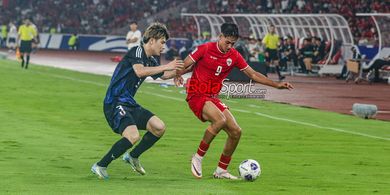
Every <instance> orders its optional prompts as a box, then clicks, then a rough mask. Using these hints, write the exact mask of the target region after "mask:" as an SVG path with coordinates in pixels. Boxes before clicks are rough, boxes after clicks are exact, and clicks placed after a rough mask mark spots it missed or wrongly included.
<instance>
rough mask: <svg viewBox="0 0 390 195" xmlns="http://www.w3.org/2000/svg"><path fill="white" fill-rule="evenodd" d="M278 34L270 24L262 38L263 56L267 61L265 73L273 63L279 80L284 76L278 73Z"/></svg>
mask: <svg viewBox="0 0 390 195" xmlns="http://www.w3.org/2000/svg"><path fill="white" fill-rule="evenodd" d="M279 42H280V40H279V36H278V35H277V34H276V32H275V26H274V25H271V26H270V27H269V31H268V33H267V34H266V35H265V37H264V39H263V44H264V46H265V57H266V61H267V65H268V67H267V73H268V70H269V66H271V64H274V65H275V68H276V73H277V74H278V76H279V80H280V81H281V80H283V79H284V78H285V77H284V76H282V75H281V74H280V70H279V55H278V47H279Z"/></svg>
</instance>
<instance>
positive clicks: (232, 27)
mask: <svg viewBox="0 0 390 195" xmlns="http://www.w3.org/2000/svg"><path fill="white" fill-rule="evenodd" d="M221 33H222V34H223V35H224V36H225V37H234V38H238V37H239V36H240V35H239V34H238V27H237V25H236V24H233V23H223V24H222V26H221Z"/></svg>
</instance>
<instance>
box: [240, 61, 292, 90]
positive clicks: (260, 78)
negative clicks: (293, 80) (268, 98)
mask: <svg viewBox="0 0 390 195" xmlns="http://www.w3.org/2000/svg"><path fill="white" fill-rule="evenodd" d="M243 72H244V73H245V74H246V75H247V76H248V77H249V78H251V79H252V80H254V81H256V82H257V83H261V84H263V85H268V86H271V87H275V88H277V89H288V90H291V89H294V87H293V86H292V85H291V84H290V83H287V82H274V81H272V80H271V79H269V78H267V77H266V76H264V75H263V74H261V73H259V72H256V71H255V70H253V68H251V67H250V66H248V67H247V68H246V69H245V70H243Z"/></svg>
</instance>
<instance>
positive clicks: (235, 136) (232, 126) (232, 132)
mask: <svg viewBox="0 0 390 195" xmlns="http://www.w3.org/2000/svg"><path fill="white" fill-rule="evenodd" d="M223 114H224V116H225V118H226V125H225V127H224V131H225V132H226V133H227V135H228V138H227V139H226V143H225V147H224V149H223V152H222V154H221V157H220V159H219V163H218V167H217V169H216V171H215V172H214V177H215V178H226V179H237V177H236V176H233V175H231V174H230V173H229V172H228V171H227V167H228V166H229V163H230V161H231V158H232V155H233V153H234V151H235V150H236V148H237V145H238V143H239V141H240V137H241V128H240V126H239V125H238V124H237V122H236V119H235V118H234V116H233V115H232V113H231V112H230V111H229V110H228V109H225V110H224V111H223Z"/></svg>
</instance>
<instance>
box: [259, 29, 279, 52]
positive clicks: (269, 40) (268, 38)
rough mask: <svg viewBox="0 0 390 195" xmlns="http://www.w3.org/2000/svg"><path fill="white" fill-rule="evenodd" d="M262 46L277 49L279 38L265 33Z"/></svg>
mask: <svg viewBox="0 0 390 195" xmlns="http://www.w3.org/2000/svg"><path fill="white" fill-rule="evenodd" d="M263 44H264V45H265V47H266V48H268V49H277V48H278V44H279V36H278V35H277V34H270V33H267V34H266V35H265V37H264V39H263Z"/></svg>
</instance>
